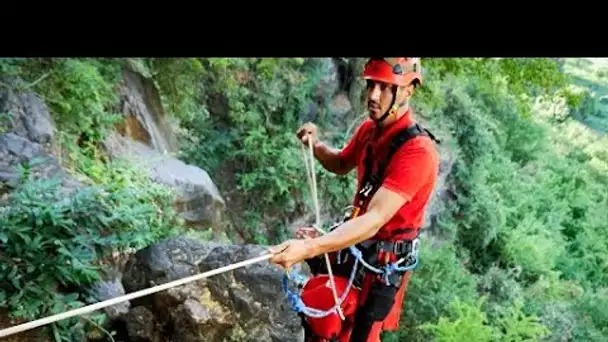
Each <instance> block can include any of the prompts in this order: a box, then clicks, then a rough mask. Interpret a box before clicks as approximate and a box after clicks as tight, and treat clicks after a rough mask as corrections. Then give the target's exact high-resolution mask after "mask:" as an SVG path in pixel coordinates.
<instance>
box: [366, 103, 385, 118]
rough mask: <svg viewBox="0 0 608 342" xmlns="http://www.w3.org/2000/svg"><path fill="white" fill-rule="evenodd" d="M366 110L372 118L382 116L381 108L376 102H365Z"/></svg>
mask: <svg viewBox="0 0 608 342" xmlns="http://www.w3.org/2000/svg"><path fill="white" fill-rule="evenodd" d="M367 112H368V113H369V114H368V115H369V117H370V118H372V119H379V118H380V117H381V116H382V108H381V107H380V104H378V103H376V102H368V103H367Z"/></svg>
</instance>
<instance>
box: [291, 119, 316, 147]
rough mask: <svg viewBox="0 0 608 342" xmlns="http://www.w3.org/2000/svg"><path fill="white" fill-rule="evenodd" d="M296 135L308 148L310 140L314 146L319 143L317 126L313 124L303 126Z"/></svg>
mask: <svg viewBox="0 0 608 342" xmlns="http://www.w3.org/2000/svg"><path fill="white" fill-rule="evenodd" d="M296 134H297V136H298V139H300V141H301V142H302V143H303V144H304V146H308V139H309V138H310V141H311V143H312V145H313V146H314V145H315V144H316V143H317V125H315V124H314V123H312V122H307V123H305V124H304V125H302V127H300V129H298V132H297V133H296Z"/></svg>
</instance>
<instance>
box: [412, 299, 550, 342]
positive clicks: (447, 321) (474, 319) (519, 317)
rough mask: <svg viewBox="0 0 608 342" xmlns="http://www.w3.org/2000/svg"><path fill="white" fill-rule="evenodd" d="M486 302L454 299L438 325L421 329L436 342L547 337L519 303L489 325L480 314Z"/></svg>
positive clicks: (519, 340)
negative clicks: (447, 312) (428, 333)
mask: <svg viewBox="0 0 608 342" xmlns="http://www.w3.org/2000/svg"><path fill="white" fill-rule="evenodd" d="M485 300H486V298H485V297H481V298H480V299H478V300H477V301H476V302H475V303H473V304H471V303H466V302H462V301H460V300H458V299H456V300H454V301H452V302H451V303H450V312H449V316H442V317H440V318H439V320H438V322H437V323H426V324H424V325H422V326H421V327H420V328H421V329H423V330H425V331H429V332H431V333H432V336H433V340H434V341H436V342H450V341H453V342H456V341H480V342H482V341H488V342H490V341H492V342H493V341H496V342H523V341H539V340H540V339H541V338H543V337H544V336H546V335H547V333H548V330H547V329H546V328H545V327H544V326H543V325H542V324H539V323H538V321H537V318H536V317H531V316H527V315H525V314H524V313H523V312H522V311H521V309H522V305H523V304H522V303H521V302H516V303H514V304H513V305H511V306H508V307H507V308H506V310H505V312H504V314H503V315H501V317H500V318H498V319H496V320H495V321H493V322H492V321H490V320H489V319H488V318H487V316H486V314H485V313H484V310H483V305H484V304H485Z"/></svg>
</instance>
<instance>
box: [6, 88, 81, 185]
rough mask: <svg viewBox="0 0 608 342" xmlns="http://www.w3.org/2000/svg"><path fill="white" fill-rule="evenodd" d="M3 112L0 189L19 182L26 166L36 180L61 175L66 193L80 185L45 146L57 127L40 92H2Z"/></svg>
mask: <svg viewBox="0 0 608 342" xmlns="http://www.w3.org/2000/svg"><path fill="white" fill-rule="evenodd" d="M0 115H2V116H3V119H4V120H1V121H0V122H2V126H0V189H2V188H9V189H10V188H15V187H16V186H17V185H18V182H19V177H20V167H26V168H27V169H28V171H27V172H29V176H30V177H32V178H33V179H39V178H44V179H48V178H54V177H59V179H61V181H62V185H63V188H64V190H65V191H66V193H67V192H69V191H71V190H73V189H75V188H76V187H77V186H78V185H79V182H78V181H76V180H75V179H74V178H72V177H71V176H69V175H68V174H67V173H66V172H65V171H64V170H63V169H62V168H61V166H60V165H59V162H58V161H57V158H55V157H54V156H53V155H52V154H51V153H49V152H48V151H47V150H46V149H45V146H46V145H47V144H48V143H50V142H51V140H52V139H53V134H54V130H55V127H54V125H53V121H52V119H51V117H50V115H49V111H48V108H47V106H46V105H45V104H44V102H43V101H42V100H41V99H40V98H39V97H38V96H37V95H35V94H33V93H16V92H14V91H12V90H5V91H2V92H0ZM0 192H2V191H0Z"/></svg>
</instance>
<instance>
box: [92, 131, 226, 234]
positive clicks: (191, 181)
mask: <svg viewBox="0 0 608 342" xmlns="http://www.w3.org/2000/svg"><path fill="white" fill-rule="evenodd" d="M104 145H105V147H106V150H107V151H108V153H109V154H110V156H112V157H118V158H125V159H127V160H129V161H130V162H131V164H132V165H133V166H135V167H139V168H141V169H142V170H144V172H146V173H147V174H148V175H149V177H150V178H151V179H153V180H154V181H156V182H159V183H162V184H165V185H167V186H170V187H171V188H173V189H175V190H176V191H177V194H178V201H177V203H176V206H177V209H178V211H179V212H180V215H181V216H182V217H183V218H184V219H185V220H186V222H187V223H189V224H190V225H191V226H193V227H198V226H200V227H204V228H207V227H209V226H211V227H214V228H218V229H219V228H221V224H222V221H223V217H222V212H223V209H224V208H225V205H226V204H225V201H224V199H223V198H222V196H221V195H220V193H219V190H218V189H217V187H216V185H215V183H213V181H212V180H211V178H210V177H209V174H208V173H207V172H206V171H205V170H203V169H201V168H198V167H195V166H192V165H188V164H186V163H184V162H182V161H181V160H179V159H176V158H174V157H171V156H169V155H164V154H161V153H160V152H159V151H158V150H155V149H153V148H152V147H149V146H146V145H144V144H142V143H140V142H138V141H134V140H132V139H130V138H127V137H124V136H122V135H120V134H118V133H114V134H111V135H109V136H108V138H107V139H106V141H105V143H104Z"/></svg>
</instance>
